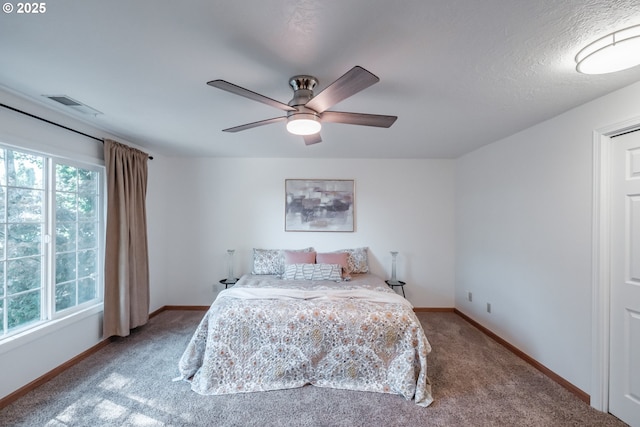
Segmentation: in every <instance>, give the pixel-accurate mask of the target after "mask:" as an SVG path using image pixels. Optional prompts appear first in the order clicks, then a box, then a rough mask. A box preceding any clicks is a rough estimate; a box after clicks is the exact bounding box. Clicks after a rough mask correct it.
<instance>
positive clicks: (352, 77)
mask: <svg viewBox="0 0 640 427" xmlns="http://www.w3.org/2000/svg"><path fill="white" fill-rule="evenodd" d="M379 81H380V79H379V78H378V77H376V76H375V75H374V74H372V73H370V72H369V71H367V70H365V69H364V68H362V67H360V66H358V65H356V66H355V67H353V68H352V69H351V70H349V71H347V72H346V73H345V74H343V75H342V77H340V78H339V79H338V80H336V81H335V82H333V83H331V84H330V85H329V86H327V87H326V88H324V90H322V92H320V93H318V94H317V95H316V96H314V97H313V98H311V100H310V101H309V102H307V103H306V104H305V107H307V108H311V109H312V110H314V111H315V112H318V113H322V112H323V111H325V110H328V109H329V108H331V107H332V106H334V105H336V104H337V103H338V102H340V101H342V100H343V99H346V98H348V97H350V96H351V95H355V94H356V93H358V92H360V91H361V90H363V89H366V88H368V87H369V86H371V85H372V84H374V83H378V82H379Z"/></svg>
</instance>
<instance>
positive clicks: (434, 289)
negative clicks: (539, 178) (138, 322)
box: [166, 158, 454, 307]
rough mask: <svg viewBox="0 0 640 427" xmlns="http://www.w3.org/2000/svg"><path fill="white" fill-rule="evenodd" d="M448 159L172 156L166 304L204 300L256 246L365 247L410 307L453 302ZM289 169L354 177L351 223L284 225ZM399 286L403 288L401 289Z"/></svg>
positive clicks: (246, 266) (245, 269) (301, 174)
mask: <svg viewBox="0 0 640 427" xmlns="http://www.w3.org/2000/svg"><path fill="white" fill-rule="evenodd" d="M453 165H454V162H453V161H451V160H370V159H369V160H367V159H357V160H354V159H318V160H313V159H214V158H205V159H196V158H184V159H171V172H170V173H171V179H170V180H169V187H168V188H167V189H166V194H167V197H171V200H172V207H171V208H170V209H169V216H170V217H171V218H172V220H171V227H169V228H168V229H167V233H168V234H169V236H170V237H169V239H168V240H169V242H170V246H169V247H170V251H171V253H170V255H169V256H168V260H167V264H168V265H169V268H168V271H167V274H168V277H169V285H168V290H167V292H168V295H167V298H168V300H169V301H171V304H179V305H207V304H210V303H211V302H212V301H213V299H214V297H215V295H216V293H217V292H218V291H219V290H220V289H222V288H223V287H222V286H221V285H217V286H216V287H215V293H214V291H213V286H212V285H213V284H214V283H216V284H217V282H218V280H219V279H221V278H224V277H226V274H227V272H226V250H227V249H235V250H236V253H235V264H236V267H235V271H236V272H238V273H241V274H246V273H250V272H251V260H252V249H253V248H292V249H293V248H302V247H307V246H313V247H314V248H316V249H317V250H320V251H331V250H337V249H341V248H353V247H361V246H367V247H368V248H369V258H370V265H371V267H372V270H373V272H374V273H377V274H379V275H381V276H383V277H384V278H388V277H389V275H390V269H391V255H390V254H389V251H391V250H398V251H399V252H400V253H399V255H398V278H399V279H401V280H405V281H406V282H407V283H408V285H407V286H406V287H405V288H406V289H405V291H406V293H407V298H408V299H409V300H410V301H411V302H412V303H413V304H414V306H416V307H452V306H453V271H454V268H453V258H454V242H453V241H454V231H453V224H454V215H453V200H454V198H453V194H454V181H453V175H454V169H453ZM286 178H327V179H354V180H355V187H356V190H355V191H356V198H355V209H356V214H355V215H356V218H355V222H356V231H355V232H353V233H350V232H349V233H331V232H285V231H284V206H285V200H284V181H285V179H286ZM398 292H399V290H398Z"/></svg>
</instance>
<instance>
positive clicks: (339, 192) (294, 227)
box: [284, 179, 355, 232]
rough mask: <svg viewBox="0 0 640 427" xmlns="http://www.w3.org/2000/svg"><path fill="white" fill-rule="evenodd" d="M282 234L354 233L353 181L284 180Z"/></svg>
mask: <svg viewBox="0 0 640 427" xmlns="http://www.w3.org/2000/svg"><path fill="white" fill-rule="evenodd" d="M284 192H285V216H284V230H285V231H347V232H349V231H354V206H355V188H354V180H352V179H286V180H285V182H284Z"/></svg>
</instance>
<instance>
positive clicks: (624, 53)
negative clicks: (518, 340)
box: [576, 25, 640, 74]
mask: <svg viewBox="0 0 640 427" xmlns="http://www.w3.org/2000/svg"><path fill="white" fill-rule="evenodd" d="M576 63H577V65H576V70H578V71H579V72H580V73H583V74H606V73H613V72H615V71H621V70H626V69H627V68H631V67H635V66H636V65H639V64H640V25H634V26H632V27H628V28H625V29H623V30H620V31H615V32H613V33H611V34H607V35H606V36H604V37H602V38H599V39H598V40H596V41H594V42H593V43H590V44H589V45H587V46H585V47H584V48H583V49H582V50H581V51H580V52H578V54H577V55H576Z"/></svg>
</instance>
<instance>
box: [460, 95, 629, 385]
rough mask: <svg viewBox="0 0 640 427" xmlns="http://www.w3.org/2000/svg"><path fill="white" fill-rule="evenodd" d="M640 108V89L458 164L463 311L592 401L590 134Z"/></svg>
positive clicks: (610, 97) (561, 118)
mask: <svg viewBox="0 0 640 427" xmlns="http://www.w3.org/2000/svg"><path fill="white" fill-rule="evenodd" d="M638 99H640V83H638V84H635V85H632V86H630V87H628V88H625V89H623V90H620V91H617V92H614V93H612V94H609V95H606V96H604V97H602V98H600V99H598V100H595V101H593V102H590V103H588V104H585V105H583V106H581V107H578V108H575V109H573V110H571V111H568V112H566V113H564V114H562V115H560V116H557V117H555V118H553V119H551V120H548V121H546V122H543V123H540V124H539V125H537V126H534V127H532V128H529V129H527V130H525V131H522V132H520V133H518V134H516V135H513V136H511V137H509V138H505V139H503V140H501V141H498V142H496V143H494V144H491V145H489V146H486V147H484V148H481V149H479V150H476V151H475V152H472V153H470V154H467V155H465V156H463V157H462V158H460V159H458V161H457V164H456V171H457V172H456V287H455V305H456V307H457V308H458V309H460V310H461V311H462V312H464V313H466V314H468V315H469V316H470V317H472V318H473V319H475V320H477V321H478V322H479V323H481V324H482V325H484V326H486V327H487V328H489V329H490V330H492V331H493V332H495V333H496V334H498V335H499V336H500V337H502V338H504V339H506V340H507V341H509V342H510V343H512V344H513V345H515V346H516V347H518V348H520V349H521V350H522V351H524V352H525V353H527V354H528V355H530V356H531V357H533V358H534V359H536V360H537V361H539V362H540V363H542V364H543V365H545V366H546V367H548V368H549V369H551V370H552V371H554V372H556V373H557V374H559V375H560V376H562V377H563V378H565V379H566V380H568V381H570V382H571V383H572V384H574V385H576V386H577V387H579V388H580V389H582V390H583V391H585V392H587V393H591V383H590V381H591V373H592V365H591V350H592V348H591V309H592V307H591V292H592V283H591V282H592V281H591V271H592V260H591V250H592V249H591V227H592V216H591V215H592V191H593V181H592V180H593V166H592V158H593V131H594V130H595V129H598V128H602V127H604V126H607V125H611V124H614V123H619V122H621V121H623V120H627V119H629V118H631V117H634V116H640V104H639V103H638ZM468 291H471V292H472V293H473V302H469V301H468V300H467V292H468ZM487 302H490V303H491V305H492V313H491V314H489V313H487V312H486V303H487Z"/></svg>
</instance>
